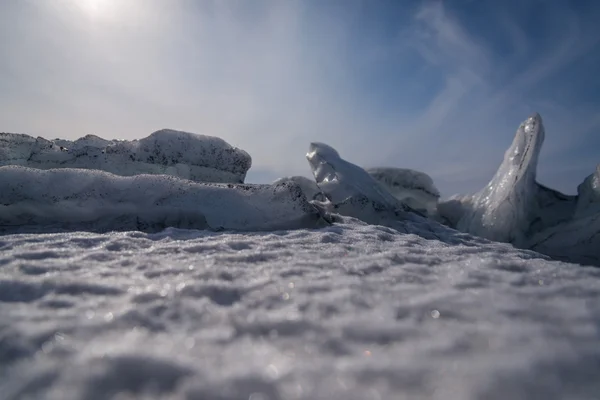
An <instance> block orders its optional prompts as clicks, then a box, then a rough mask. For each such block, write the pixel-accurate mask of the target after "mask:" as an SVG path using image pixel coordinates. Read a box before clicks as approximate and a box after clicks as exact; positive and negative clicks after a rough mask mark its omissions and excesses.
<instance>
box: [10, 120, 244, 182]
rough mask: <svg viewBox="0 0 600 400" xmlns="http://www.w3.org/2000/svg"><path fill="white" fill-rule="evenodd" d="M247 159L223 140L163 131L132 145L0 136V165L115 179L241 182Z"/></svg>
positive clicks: (94, 139)
mask: <svg viewBox="0 0 600 400" xmlns="http://www.w3.org/2000/svg"><path fill="white" fill-rule="evenodd" d="M251 164H252V160H251V158H250V156H249V155H248V153H246V152H245V151H243V150H241V149H238V148H235V147H232V146H231V145H229V144H228V143H227V142H225V141H224V140H222V139H220V138H217V137H212V136H203V135H196V134H193V133H189V132H182V131H175V130H170V129H163V130H160V131H157V132H154V133H153V134H151V135H150V136H148V137H146V138H143V139H139V140H133V141H126V140H105V139H102V138H100V137H97V136H94V135H87V136H84V137H82V138H80V139H78V140H75V141H73V142H72V141H68V140H60V139H56V140H52V141H50V140H46V139H44V138H41V137H38V138H34V137H31V136H28V135H21V134H12V133H0V166H2V165H22V166H27V167H32V168H38V169H52V168H85V169H97V170H102V171H106V172H110V173H113V174H116V175H122V176H132V175H138V174H166V175H172V176H178V177H180V178H184V179H190V180H193V181H201V182H226V183H243V182H244V179H245V177H246V172H247V171H248V169H249V168H250V166H251Z"/></svg>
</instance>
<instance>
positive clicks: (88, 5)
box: [75, 0, 115, 17]
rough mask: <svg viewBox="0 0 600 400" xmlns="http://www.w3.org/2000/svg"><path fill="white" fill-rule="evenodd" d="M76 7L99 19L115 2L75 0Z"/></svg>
mask: <svg viewBox="0 0 600 400" xmlns="http://www.w3.org/2000/svg"><path fill="white" fill-rule="evenodd" d="M75 1H76V3H77V5H78V6H79V7H80V8H81V9H82V10H83V11H85V12H86V13H88V14H91V15H92V16H95V17H99V16H101V15H102V14H106V13H107V12H109V11H110V8H111V7H112V6H114V5H115V0H75Z"/></svg>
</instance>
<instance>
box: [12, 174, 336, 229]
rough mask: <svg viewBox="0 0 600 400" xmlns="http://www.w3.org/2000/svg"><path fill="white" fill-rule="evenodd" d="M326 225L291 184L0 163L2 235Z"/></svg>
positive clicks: (286, 227) (281, 227) (319, 213)
mask: <svg viewBox="0 0 600 400" xmlns="http://www.w3.org/2000/svg"><path fill="white" fill-rule="evenodd" d="M324 225H327V222H326V221H324V220H323V217H322V214H321V212H320V211H319V210H318V209H317V208H316V207H314V206H313V205H311V204H310V203H309V202H308V200H307V199H306V197H305V196H304V194H303V193H302V189H301V188H300V187H299V186H298V185H297V184H295V183H294V182H282V183H280V184H277V185H243V184H218V183H200V182H192V181H189V180H184V179H179V178H176V177H172V176H167V175H137V176H132V177H123V176H117V175H113V174H110V173H107V172H102V171H97V170H85V169H53V170H47V171H44V170H38V169H33V168H26V167H18V166H6V167H0V232H15V231H21V232H22V231H37V232H39V231H44V230H45V231H53V230H54V231H56V230H92V231H111V230H141V231H159V230H162V229H164V228H166V227H176V228H192V229H211V230H223V229H233V230H241V231H256V230H270V229H295V228H314V227H318V226H324Z"/></svg>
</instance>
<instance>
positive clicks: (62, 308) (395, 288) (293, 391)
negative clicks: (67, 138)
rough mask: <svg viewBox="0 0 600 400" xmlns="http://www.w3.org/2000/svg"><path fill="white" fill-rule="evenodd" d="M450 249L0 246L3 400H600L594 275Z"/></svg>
mask: <svg viewBox="0 0 600 400" xmlns="http://www.w3.org/2000/svg"><path fill="white" fill-rule="evenodd" d="M441 239H442V240H427V239H424V238H422V237H420V236H418V235H414V234H401V233H398V232H396V231H394V230H392V229H389V228H386V227H381V226H374V225H366V224H364V223H362V222H360V221H357V220H353V219H350V218H342V219H341V220H340V221H338V222H337V223H336V224H334V225H331V226H328V227H325V228H322V229H318V230H306V229H300V230H295V231H274V232H270V233H245V234H242V233H229V232H208V231H195V230H178V229H172V228H171V229H167V230H165V231H162V232H160V233H154V234H146V233H140V232H121V233H110V234H95V233H84V232H72V233H55V234H47V235H39V234H37V235H29V234H21V235H4V236H1V237H0V393H2V398H3V399H7V400H11V399H25V398H29V399H53V400H54V399H56V400H70V399H88V400H95V399H110V398H117V399H134V398H144V399H153V398H161V399H166V398H168V399H188V400H189V399H199V400H200V399H201V400H206V399H219V400H226V399H231V400H233V399H235V400H238V399H252V400H256V399H307V400H308V399H310V400H319V399H323V400H335V399H344V400H353V399H356V400H365V399H415V398H424V399H444V400H448V399H457V400H469V399H499V400H500V399H516V400H519V399H523V400H525V399H538V398H539V399H549V400H554V399H556V400H558V399H596V398H598V393H600V380H599V379H598V376H600V363H599V362H598V360H599V359H600V346H598V343H599V339H600V330H599V327H600V286H599V285H598V279H599V278H600V270H599V269H597V268H589V267H579V266H576V265H572V264H565V263H561V262H557V261H549V260H547V259H545V258H544V257H543V256H540V255H538V254H536V253H533V252H530V251H523V250H516V249H514V248H513V247H512V246H510V245H508V244H500V243H493V242H488V241H486V240H483V239H477V238H473V237H470V236H469V235H466V234H460V233H455V235H454V236H453V237H450V236H448V237H441ZM449 242H452V243H453V244H449Z"/></svg>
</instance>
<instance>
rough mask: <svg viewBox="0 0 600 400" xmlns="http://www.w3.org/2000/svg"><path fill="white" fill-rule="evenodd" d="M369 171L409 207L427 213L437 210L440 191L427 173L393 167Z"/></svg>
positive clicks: (368, 170) (431, 213)
mask: <svg viewBox="0 0 600 400" xmlns="http://www.w3.org/2000/svg"><path fill="white" fill-rule="evenodd" d="M367 172H368V173H369V175H371V176H372V177H373V178H375V180H376V181H377V182H379V183H380V184H382V185H383V186H384V187H385V188H386V189H387V190H388V191H389V192H390V193H391V194H392V195H394V196H395V197H396V198H397V199H398V200H400V201H402V202H403V203H405V204H407V205H408V206H409V207H411V208H413V209H415V210H419V211H420V212H422V213H424V214H427V215H433V214H434V213H435V212H436V208H437V203H438V199H439V198H440V192H439V191H438V189H437V188H436V187H435V185H434V184H433V179H431V177H430V176H429V175H427V174H426V173H424V172H420V171H415V170H412V169H407V168H391V167H385V168H370V169H367Z"/></svg>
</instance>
